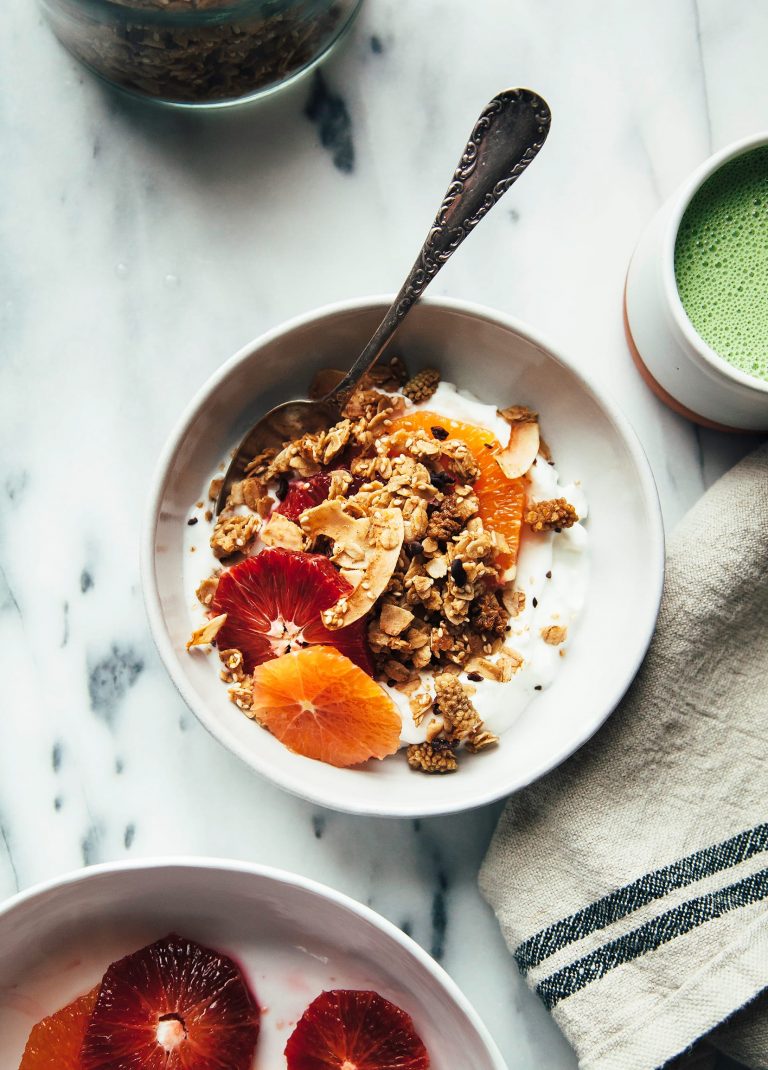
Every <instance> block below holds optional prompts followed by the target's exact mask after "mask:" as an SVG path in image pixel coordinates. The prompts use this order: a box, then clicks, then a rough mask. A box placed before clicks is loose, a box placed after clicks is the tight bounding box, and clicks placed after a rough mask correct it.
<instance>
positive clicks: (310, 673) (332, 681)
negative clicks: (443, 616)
mask: <svg viewBox="0 0 768 1070" xmlns="http://www.w3.org/2000/svg"><path fill="white" fill-rule="evenodd" d="M252 711H253V715H254V717H255V718H256V720H257V721H259V723H260V724H262V725H264V727H265V728H268V729H269V731H270V732H271V733H272V734H273V735H274V736H276V737H277V738H278V739H279V740H280V742H281V743H284V744H285V746H286V747H288V748H289V750H292V751H295V752H296V753H297V754H303V755H304V756H305V757H306V758H315V759H316V760H317V761H319V762H327V763H328V764H329V765H336V766H347V765H358V764H359V763H360V762H365V761H367V760H368V759H369V758H386V756H387V755H388V754H394V753H395V751H396V750H397V749H398V747H399V745H400V731H401V728H402V721H401V718H400V714H399V712H398V709H397V707H396V706H395V704H394V702H393V701H392V700H391V699H390V698H389V696H388V695H387V693H386V692H385V691H384V690H383V688H381V687H379V685H378V684H377V683H376V682H375V681H374V680H372V679H371V678H370V676H368V674H367V673H366V672H363V670H362V669H359V668H358V667H357V665H355V663H354V662H352V661H350V660H349V658H348V657H345V655H344V654H342V653H340V652H339V651H338V650H336V648H335V647H331V646H307V647H305V648H304V649H303V650H297V651H295V652H294V653H291V654H284V655H283V656H282V657H280V658H273V659H272V660H271V661H265V662H264V663H263V664H262V665H257V666H256V668H255V670H254V673H253V706H252Z"/></svg>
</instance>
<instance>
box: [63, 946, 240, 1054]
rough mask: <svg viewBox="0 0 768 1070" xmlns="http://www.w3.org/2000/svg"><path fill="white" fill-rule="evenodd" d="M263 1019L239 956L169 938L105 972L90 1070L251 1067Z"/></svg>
mask: <svg viewBox="0 0 768 1070" xmlns="http://www.w3.org/2000/svg"><path fill="white" fill-rule="evenodd" d="M260 1021H261V1011H260V1009H259V1005H258V1003H257V1002H256V1000H255V999H254V998H253V996H252V994H251V992H250V990H249V988H248V986H247V984H246V982H245V980H244V978H243V975H242V973H241V972H240V968H239V967H238V966H237V964H236V963H234V962H233V961H232V959H230V958H227V956H225V955H220V954H219V953H218V952H217V951H213V950H212V949H211V948H207V947H203V946H202V945H201V944H196V943H195V942H194V941H192V940H186V939H184V938H183V937H180V936H175V935H171V936H167V937H166V938H165V939H164V940H158V941H157V942H156V943H154V944H150V945H149V946H148V947H144V948H141V950H139V951H136V952H135V953H134V954H132V955H126V957H125V958H123V959H120V960H119V961H117V962H113V963H112V965H111V966H110V967H109V969H108V970H107V972H106V973H105V974H104V978H103V980H102V982H101V988H100V989H99V994H98V998H97V1000H96V1005H95V1007H94V1009H93V1013H92V1015H91V1019H90V1022H89V1024H88V1028H87V1030H86V1034H85V1041H84V1043H83V1049H82V1056H81V1059H82V1070H139V1068H141V1070H251V1067H252V1065H253V1054H254V1050H255V1048H256V1041H257V1039H258V1035H259V1025H260ZM78 1067H80V1064H79V1063H78Z"/></svg>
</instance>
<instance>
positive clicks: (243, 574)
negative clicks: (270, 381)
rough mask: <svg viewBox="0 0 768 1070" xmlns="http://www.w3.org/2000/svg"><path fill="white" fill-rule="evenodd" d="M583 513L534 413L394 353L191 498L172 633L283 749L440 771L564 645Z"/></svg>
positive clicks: (491, 731) (488, 729)
mask: <svg viewBox="0 0 768 1070" xmlns="http://www.w3.org/2000/svg"><path fill="white" fill-rule="evenodd" d="M336 374H337V373H335V372H333V371H330V370H329V371H327V372H324V373H321V374H320V375H319V376H318V379H317V381H316V383H315V385H314V390H315V391H316V393H318V394H321V393H324V392H325V391H326V390H327V389H328V387H329V385H332V383H333V380H334V376H335V375H336ZM338 374H339V375H340V374H341V373H338ZM505 400H506V399H505ZM222 467H223V465H222ZM220 485H221V484H220V481H219V479H218V478H214V479H213V481H212V483H211V486H210V489H209V492H208V497H209V498H210V500H211V501H213V500H215V498H216V496H217V494H218V490H219V488H220ZM586 515H587V506H586V501H585V498H584V494H583V492H582V490H581V488H580V486H578V485H577V484H571V485H568V486H562V485H561V484H560V481H559V477H558V474H557V470H556V468H555V464H554V460H553V458H552V456H551V455H550V452H549V449H548V447H547V445H546V442H545V441H544V439H543V437H542V435H541V433H540V428H539V419H538V416H537V414H536V413H534V412H532V411H531V410H530V409H528V408H527V407H525V406H523V405H510V406H507V407H506V408H502V409H496V408H495V407H494V406H492V405H487V404H484V403H483V402H481V401H479V400H478V399H477V398H475V397H473V396H472V395H471V394H469V393H467V392H465V391H459V390H457V389H456V387H454V386H453V385H451V384H450V383H445V382H441V381H440V376H439V373H438V372H437V371H435V370H433V369H426V370H424V371H421V372H419V373H418V374H416V375H415V376H413V377H409V375H408V372H407V371H406V369H405V367H404V365H403V363H402V361H400V360H399V359H397V358H394V359H393V360H391V361H390V362H389V363H388V364H386V365H384V366H381V367H378V368H376V369H374V370H373V372H372V373H370V374H369V376H368V377H367V379H366V381H364V382H363V384H361V386H359V387H358V388H357V389H356V390H355V391H354V392H353V393H352V394H351V395H350V396H349V398H348V399H347V402H346V404H345V406H344V409H343V412H342V414H341V419H340V420H339V422H338V423H336V424H335V425H334V426H332V427H328V428H327V429H326V430H324V431H321V432H319V433H318V434H314V435H305V436H303V437H302V438H301V439H297V440H295V441H292V442H286V443H285V444H284V446H283V448H282V449H281V450H280V451H268V452H266V453H263V454H261V455H259V456H258V457H254V458H253V460H252V461H251V463H250V465H249V466H248V470H247V474H246V478H245V479H244V480H242V481H241V482H240V483H238V484H236V485H235V486H234V487H233V490H232V493H231V495H230V497H229V500H228V502H227V506H226V508H225V509H224V511H223V512H222V513H221V515H220V516H219V517H218V518H216V519H214V516H213V511H212V506H211V505H210V503H207V504H206V503H203V502H198V504H197V506H196V507H195V509H194V511H193V513H192V515H191V516H190V518H189V524H190V540H191V543H192V545H190V549H194V550H195V551H196V554H195V570H194V571H195V573H196V583H195V588H196V597H197V602H198V610H197V613H198V614H199V620H198V621H197V622H196V623H197V624H198V627H196V628H195V630H194V632H193V634H192V636H191V638H190V641H189V645H188V649H189V650H190V652H191V653H193V654H194V655H195V656H199V655H200V653H201V652H203V653H205V652H207V653H209V654H210V653H211V652H212V651H213V650H214V649H215V650H216V652H217V654H218V658H219V659H220V662H221V665H220V667H219V671H220V674H221V678H222V680H223V682H224V685H225V686H227V688H228V689H229V695H230V698H231V699H232V701H233V702H234V703H235V704H236V705H237V706H238V707H239V708H240V709H241V710H242V711H243V713H244V714H245V715H247V716H249V717H251V718H252V719H254V720H255V721H257V722H258V723H259V724H260V725H262V726H263V727H264V728H266V729H268V730H270V731H271V732H272V733H273V734H274V735H275V736H276V737H277V738H278V739H280V740H281V741H282V742H283V743H285V744H286V746H288V747H289V748H290V749H291V750H294V751H296V752H298V753H300V754H303V755H305V756H307V757H311V758H315V759H318V760H321V761H326V762H329V763H330V764H332V765H337V766H352V765H360V764H362V763H364V762H365V761H367V760H368V759H372V758H378V759H383V758H385V757H389V756H392V755H395V754H397V753H398V752H402V753H403V754H404V760H406V761H407V763H408V765H409V766H410V767H411V769H413V770H415V771H418V772H423V773H437V774H443V773H450V772H454V771H455V770H457V769H459V768H460V766H461V764H462V763H463V762H465V761H468V760H472V759H471V758H470V756H471V755H474V754H480V753H482V752H483V751H485V750H486V749H487V748H489V747H496V746H499V745H503V734H504V732H505V731H506V730H507V728H509V726H510V725H511V724H512V723H513V721H514V720H515V719H516V718H517V716H519V714H520V713H521V712H522V710H523V709H524V708H525V707H526V706H527V705H528V704H529V703H530V702H531V701H532V699H534V698H535V695H536V692H538V691H541V690H543V689H544V688H546V687H547V686H549V684H550V683H551V682H552V680H553V679H554V676H555V674H556V672H557V669H558V667H559V665H560V663H561V661H562V659H563V658H564V657H565V656H566V655H567V651H568V648H569V643H570V640H571V634H572V631H573V628H574V626H575V623H576V620H577V618H578V616H579V613H580V610H581V608H582V606H583V603H584V598H585V592H586V586H587V571H588V567H587V553H586V548H587V533H586V530H585V528H584V526H583V521H584V520H585V518H586ZM201 532H205V536H206V538H205V539H202V538H201V537H200V536H201ZM205 543H207V545H205Z"/></svg>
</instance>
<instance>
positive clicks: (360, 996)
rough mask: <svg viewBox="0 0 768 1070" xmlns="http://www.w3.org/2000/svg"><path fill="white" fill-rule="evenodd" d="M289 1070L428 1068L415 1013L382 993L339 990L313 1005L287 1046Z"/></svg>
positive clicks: (414, 1069)
mask: <svg viewBox="0 0 768 1070" xmlns="http://www.w3.org/2000/svg"><path fill="white" fill-rule="evenodd" d="M285 1055H286V1058H287V1060H288V1070H428V1068H429V1055H428V1054H427V1049H426V1048H425V1047H424V1045H423V1043H422V1041H421V1039H420V1038H419V1036H418V1034H417V1033H416V1030H415V1029H414V1027H413V1021H412V1019H411V1017H410V1015H408V1014H406V1013H405V1011H403V1010H400V1008H399V1007H396V1006H395V1004H394V1003H390V1002H389V1000H386V999H384V997H383V996H380V995H379V994H378V993H377V992H355V991H349V990H344V989H337V990H335V991H333V992H323V993H322V995H320V996H318V997H317V999H316V1000H315V1001H314V1002H313V1003H311V1004H310V1005H309V1007H308V1008H307V1009H306V1010H305V1011H304V1014H303V1015H302V1017H301V1018H300V1019H299V1022H298V1025H297V1026H296V1028H295V1029H294V1031H293V1033H292V1034H291V1036H290V1037H289V1039H288V1043H287V1045H286V1047H285Z"/></svg>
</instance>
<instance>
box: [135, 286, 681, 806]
mask: <svg viewBox="0 0 768 1070" xmlns="http://www.w3.org/2000/svg"><path fill="white" fill-rule="evenodd" d="M387 304H388V301H387V299H384V298H371V299H365V300H359V301H349V302H345V303H341V304H338V305H333V306H331V307H329V308H325V309H321V310H319V311H316V312H312V313H309V314H308V315H306V316H302V317H300V318H298V319H295V320H292V321H291V322H289V323H287V324H285V325H284V326H282V327H279V328H277V329H276V330H274V331H270V332H269V333H268V334H266V335H264V336H263V337H262V338H260V339H258V340H257V341H256V342H253V343H252V344H250V345H248V346H246V347H245V348H244V349H243V350H241V351H240V352H239V353H238V354H236V355H235V356H234V357H233V358H232V359H231V360H229V361H228V362H227V363H226V364H224V365H223V366H222V367H221V368H220V369H219V371H218V372H217V373H216V374H215V375H214V376H213V377H212V378H211V379H210V380H209V382H208V383H207V384H206V385H205V386H204V387H203V389H202V390H201V391H200V393H199V394H198V395H197V397H196V398H195V399H194V400H193V402H192V404H191V405H190V407H189V408H188V410H187V412H186V413H185V414H184V416H183V418H182V420H181V422H180V424H179V425H178V427H177V428H176V430H175V431H174V433H173V434H172V436H171V439H170V441H169V443H168V445H167V447H166V449H165V451H164V453H163V456H162V458H161V460H160V464H159V467H158V471H157V476H156V480H155V485H154V488H153V492H152V496H151V500H150V505H149V512H148V516H147V522H146V529H145V532H144V538H143V547H142V575H143V584H144V593H145V599H146V604H147V610H148V614H149V620H150V625H151V628H152V632H153V635H154V638H155V642H156V643H157V647H158V650H159V652H160V655H161V657H162V659H163V661H164V663H165V665H166V668H167V669H168V672H169V673H170V675H171V677H172V679H173V681H174V683H175V684H176V686H177V687H178V689H179V691H180V692H181V695H182V696H183V698H184V699H185V701H186V702H187V704H188V705H189V707H190V709H192V711H193V712H194V713H195V714H196V715H197V716H198V718H199V719H200V720H201V721H202V723H203V724H204V725H205V726H206V727H207V728H208V729H209V731H210V732H211V733H212V734H213V735H214V736H215V737H216V738H217V739H218V740H219V741H220V742H221V743H223V744H224V745H225V746H226V747H228V748H229V749H230V750H231V751H232V752H233V753H234V754H237V755H238V756H239V757H240V758H242V759H243V761H245V762H247V763H248V764H249V765H250V766H251V767H252V768H253V769H254V770H256V771H257V772H258V773H260V774H261V775H262V776H265V777H268V778H269V779H270V780H273V781H274V782H275V783H277V784H279V785H280V786H281V787H283V788H285V789H287V790H288V791H291V792H294V793H295V794H297V795H300V796H302V797H304V798H306V799H309V800H311V801H313V802H316V803H319V804H321V805H323V806H328V807H331V808H333V809H337V810H346V811H350V812H353V813H360V814H377V815H382V816H397V817H404V816H426V815H429V814H444V813H450V812H454V811H459V810H466V809H469V808H471V807H475V806H480V805H482V804H483V803H489V802H492V801H494V800H496V799H499V798H501V797H503V796H506V795H509V794H510V793H511V792H513V791H516V790H517V789H518V788H521V787H523V786H524V785H525V784H528V783H530V782H531V781H533V780H535V779H536V778H537V777H539V776H541V775H542V774H543V773H545V772H547V771H548V770H549V769H551V768H552V767H553V766H555V765H557V764H558V763H559V762H561V761H563V760H564V759H565V758H567V757H568V756H569V755H570V754H572V753H573V751H575V750H576V749H577V748H578V747H579V746H581V744H582V743H584V741H585V740H587V739H588V738H589V737H590V736H591V735H592V734H593V733H594V732H595V730H596V729H597V728H598V727H599V726H600V725H601V724H602V723H603V721H604V720H605V718H606V717H607V716H608V715H609V714H610V713H611V711H612V710H613V709H614V707H615V706H616V705H617V703H618V701H619V699H620V698H621V696H622V695H623V694H624V691H625V690H626V688H627V687H628V685H629V683H630V682H631V680H632V678H633V676H634V675H635V672H636V671H637V668H638V666H639V664H640V661H641V659H642V657H643V655H644V654H645V651H646V649H647V647H648V643H649V642H650V638H651V634H652V632H653V627H654V625H655V622H656V615H657V613H658V607H659V599H660V597H661V587H662V581H663V573H664V563H663V560H664V540H663V529H662V524H661V516H660V512H659V505H658V499H657V495H656V489H655V486H654V483H653V478H652V476H651V473H650V470H649V467H648V463H647V461H646V459H645V456H644V454H643V451H642V449H641V447H640V444H639V443H638V441H637V438H636V437H635V434H634V432H633V431H632V429H631V428H630V427H629V425H628V423H627V421H626V420H625V418H624V417H623V416H622V415H621V413H620V412H619V411H618V410H617V409H616V407H615V406H614V405H613V404H612V403H611V402H609V401H608V400H607V399H606V398H605V397H603V396H602V394H601V392H600V391H599V390H598V388H597V387H595V386H594V385H593V384H591V383H589V382H588V381H587V380H586V379H585V378H584V377H583V376H582V375H581V374H580V373H579V372H577V371H576V369H575V368H574V367H573V366H572V365H571V364H570V363H569V362H568V360H567V359H566V358H565V357H564V356H562V355H561V354H559V353H557V352H555V350H553V349H552V347H551V346H549V345H547V344H546V343H545V342H544V341H543V340H542V339H541V338H540V337H538V336H537V335H536V334H535V333H534V332H533V331H531V330H529V329H528V328H526V327H524V326H523V325H522V324H520V323H517V322H516V321H514V320H512V319H509V318H508V317H505V316H503V315H501V314H500V313H496V312H492V311H490V310H488V309H484V308H481V307H480V306H477V305H471V304H469V303H466V302H460V301H451V300H447V299H431V300H429V299H428V300H423V301H421V302H420V303H419V304H418V305H417V306H416V307H415V308H414V309H413V310H412V311H411V313H410V314H409V316H408V319H407V320H406V322H405V323H404V325H403V327H402V328H401V330H400V332H399V334H398V338H397V343H396V347H393V348H394V351H396V352H399V353H401V354H402V355H403V357H404V358H405V360H406V361H407V363H408V364H409V366H410V367H411V368H412V369H418V368H419V367H423V366H427V365H433V366H436V367H438V368H440V369H441V371H442V374H443V376H444V378H445V379H447V380H450V381H452V382H454V383H456V384H457V385H458V386H460V387H464V388H467V389H470V390H472V391H473V392H474V393H475V394H477V395H478V396H479V397H480V398H481V399H482V400H484V401H487V402H491V403H495V404H498V405H507V404H526V405H530V406H531V407H532V408H534V409H536V410H537V411H538V412H539V413H540V416H541V421H542V427H543V430H544V434H545V436H546V438H547V441H548V443H549V445H550V447H551V448H552V451H553V453H554V456H555V459H556V462H557V465H558V470H559V471H560V473H561V475H562V476H563V478H564V480H565V481H566V482H568V481H571V480H574V479H580V480H581V481H582V483H583V485H584V488H585V490H586V494H587V498H588V500H589V503H590V519H589V532H590V547H591V548H590V555H591V576H590V583H589V590H588V596H587V606H586V609H585V612H584V615H583V617H582V618H581V620H580V621H579V622H578V625H577V629H576V633H575V637H574V641H573V644H572V647H571V649H570V651H569V654H568V657H567V659H566V660H565V662H564V664H563V666H562V670H561V671H560V673H559V675H558V677H557V679H556V680H555V682H554V684H553V685H552V686H551V687H549V688H548V689H547V690H546V691H543V692H541V694H539V695H538V696H537V697H536V698H535V699H534V701H533V702H532V703H531V704H530V706H529V707H528V708H527V710H526V711H525V712H524V714H523V715H522V716H521V717H520V719H519V720H518V721H517V722H516V723H515V724H514V725H513V727H512V728H511V729H510V730H509V731H508V732H506V733H505V734H504V736H503V737H502V741H501V745H500V746H499V747H497V748H492V749H490V750H487V751H485V752H483V754H482V755H479V756H477V758H476V759H474V760H472V761H468V762H466V763H464V765H463V766H462V768H461V769H460V770H459V771H458V772H457V773H454V774H452V775H450V776H442V777H440V776H425V775H423V774H420V773H414V772H412V771H411V770H410V769H409V768H408V765H407V764H406V762H405V761H404V760H403V759H401V758H392V759H387V760H386V761H384V762H381V763H373V764H375V768H373V769H369V768H365V769H336V768H334V767H333V766H330V765H324V764H323V763H320V762H315V761H311V760H309V759H307V758H303V757H301V756H299V755H296V754H292V753H291V752H290V751H288V750H287V749H286V748H285V747H284V746H282V744H280V743H279V742H278V741H277V740H276V739H275V738H274V737H273V736H271V735H270V734H269V733H268V732H266V731H264V730H262V729H261V728H259V726H258V725H256V724H254V723H253V722H252V721H249V720H248V719H247V718H246V717H245V716H244V715H243V714H242V713H241V712H240V710H238V709H237V707H235V706H234V705H233V704H232V703H231V702H230V701H229V699H228V696H227V691H226V688H225V687H224V686H223V685H222V683H221V681H220V680H219V678H218V674H217V672H216V671H214V668H213V666H212V665H211V664H210V662H209V660H208V659H204V658H196V657H190V656H189V655H188V654H187V652H186V650H185V644H186V641H187V639H188V637H189V634H190V631H191V629H192V627H193V626H195V623H199V621H197V622H195V621H194V620H193V615H192V611H191V608H190V592H189V591H188V590H185V587H184V582H183V573H184V556H185V553H187V552H188V551H187V550H186V549H185V533H186V532H187V531H188V528H187V523H186V522H187V518H188V517H189V515H190V510H191V508H192V507H193V506H194V503H195V501H196V500H198V499H199V497H200V493H201V488H202V487H203V485H204V483H205V480H206V477H207V476H209V474H210V473H211V472H212V471H214V470H215V468H216V465H217V464H218V463H219V462H220V461H221V460H222V459H223V458H225V457H227V456H228V453H229V451H230V450H231V449H232V448H233V447H234V446H235V445H236V443H237V442H238V441H239V439H240V437H241V435H242V434H243V433H244V432H245V431H246V430H247V428H248V427H250V426H251V425H252V424H253V423H254V422H255V421H256V419H258V417H259V416H260V415H262V414H263V413H264V412H265V411H266V410H267V409H269V408H271V406H273V405H274V404H276V403H277V402H279V401H284V400H288V399H289V398H291V397H297V396H302V395H305V394H306V390H307V387H308V386H309V382H310V380H311V378H312V375H313V373H314V372H315V371H316V370H317V369H318V368H321V367H324V366H328V365H330V366H334V367H342V368H343V367H346V366H347V365H349V364H351V363H352V361H353V359H354V358H355V357H356V356H357V354H358V353H359V352H360V350H361V349H362V347H363V345H364V343H365V342H366V341H367V339H368V338H369V337H370V335H371V334H372V333H373V330H374V328H375V326H376V325H377V324H378V322H379V320H380V319H381V317H382V315H383V313H384V311H385V308H386V307H387Z"/></svg>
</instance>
